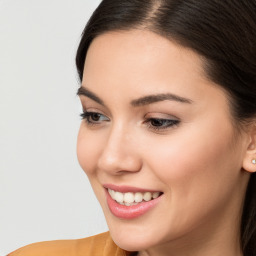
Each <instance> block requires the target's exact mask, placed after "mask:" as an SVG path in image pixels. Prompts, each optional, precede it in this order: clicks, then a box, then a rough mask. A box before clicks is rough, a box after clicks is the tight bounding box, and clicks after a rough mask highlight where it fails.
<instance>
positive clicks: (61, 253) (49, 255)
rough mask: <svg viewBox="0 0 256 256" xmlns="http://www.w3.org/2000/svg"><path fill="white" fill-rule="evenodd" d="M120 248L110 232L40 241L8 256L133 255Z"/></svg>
mask: <svg viewBox="0 0 256 256" xmlns="http://www.w3.org/2000/svg"><path fill="white" fill-rule="evenodd" d="M132 255H134V253H131V252H127V251H124V250H122V249H121V248H119V247H118V246H117V245H116V244H115V243H114V242H113V240H112V238H111V237H110V234H109V232H106V233H102V234H99V235H96V236H91V237H87V238H83V239H77V240H58V241H49V242H40V243H34V244H30V245H27V246H25V247H22V248H20V249H18V250H16V251H14V252H12V253H10V254H8V255H7V256H132Z"/></svg>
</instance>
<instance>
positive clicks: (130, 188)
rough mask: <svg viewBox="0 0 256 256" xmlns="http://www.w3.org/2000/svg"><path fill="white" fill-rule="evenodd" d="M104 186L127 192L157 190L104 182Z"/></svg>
mask: <svg viewBox="0 0 256 256" xmlns="http://www.w3.org/2000/svg"><path fill="white" fill-rule="evenodd" d="M103 187H104V188H106V189H108V188H110V189H111V190H115V191H118V192H121V193H127V192H133V193H136V192H152V193H153V192H158V191H157V190H152V189H143V188H136V187H130V186H117V185H113V184H104V185H103Z"/></svg>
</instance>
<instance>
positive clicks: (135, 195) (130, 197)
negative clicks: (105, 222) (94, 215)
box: [104, 185, 163, 219]
mask: <svg viewBox="0 0 256 256" xmlns="http://www.w3.org/2000/svg"><path fill="white" fill-rule="evenodd" d="M104 187H105V191H106V197H107V204H108V207H109V210H110V212H111V213H112V214H113V215H114V216H116V217H118V218H121V219H133V218H137V217H139V216H141V215H144V214H145V213H146V212H148V211H149V210H150V209H152V208H153V207H155V206H156V205H157V204H158V203H159V202H160V201H161V199H162V195H163V192H160V191H147V190H145V189H138V188H133V187H117V186H114V185H111V186H108V187H106V186H104ZM110 187H111V188H110Z"/></svg>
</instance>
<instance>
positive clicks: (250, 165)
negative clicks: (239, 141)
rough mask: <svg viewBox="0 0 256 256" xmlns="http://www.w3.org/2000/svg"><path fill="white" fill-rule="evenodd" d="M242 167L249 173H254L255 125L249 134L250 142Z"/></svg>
mask: <svg viewBox="0 0 256 256" xmlns="http://www.w3.org/2000/svg"><path fill="white" fill-rule="evenodd" d="M243 169H244V170H245V171H247V172H250V173H256V125H254V126H253V129H252V131H251V134H250V143H249V144H248V147H247V150H246V153H245V157H244V160H243Z"/></svg>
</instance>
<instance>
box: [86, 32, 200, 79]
mask: <svg viewBox="0 0 256 256" xmlns="http://www.w3.org/2000/svg"><path fill="white" fill-rule="evenodd" d="M95 68H97V70H98V73H99V72H100V71H101V73H106V72H111V74H112V71H113V72H114V73H115V74H114V75H115V76H114V77H116V76H117V75H118V74H122V76H123V75H124V73H126V74H133V75H136V76H139V73H141V74H143V75H144V74H145V73H148V76H149V75H150V74H152V75H153V74H154V75H158V74H159V75H161V76H163V75H164V74H165V75H167V74H170V75H172V76H173V74H174V73H175V74H178V73H181V72H182V73H183V74H185V73H188V72H190V76H193V74H196V75H200V76H202V77H203V76H204V70H203V61H202V58H201V57H200V56H199V55H197V54H196V53H194V52H193V51H192V50H190V49H188V48H184V47H182V46H180V45H178V44H177V43H175V42H173V41H170V40H169V39H167V38H164V37H162V36H159V35H157V34H155V33H153V32H150V31H147V30H143V31H142V30H129V31H115V32H108V33H105V34H103V35H100V36H98V37H96V38H95V39H94V40H93V42H92V44H91V45H90V47H89V50H88V53H87V57H86V61H85V69H84V72H85V73H86V72H87V71H88V72H87V73H89V71H90V72H92V71H94V70H93V69H95ZM149 71H150V72H149ZM153 71H154V72H153ZM191 71H193V72H191ZM152 72H153V73H152ZM90 75H93V73H91V74H90Z"/></svg>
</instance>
